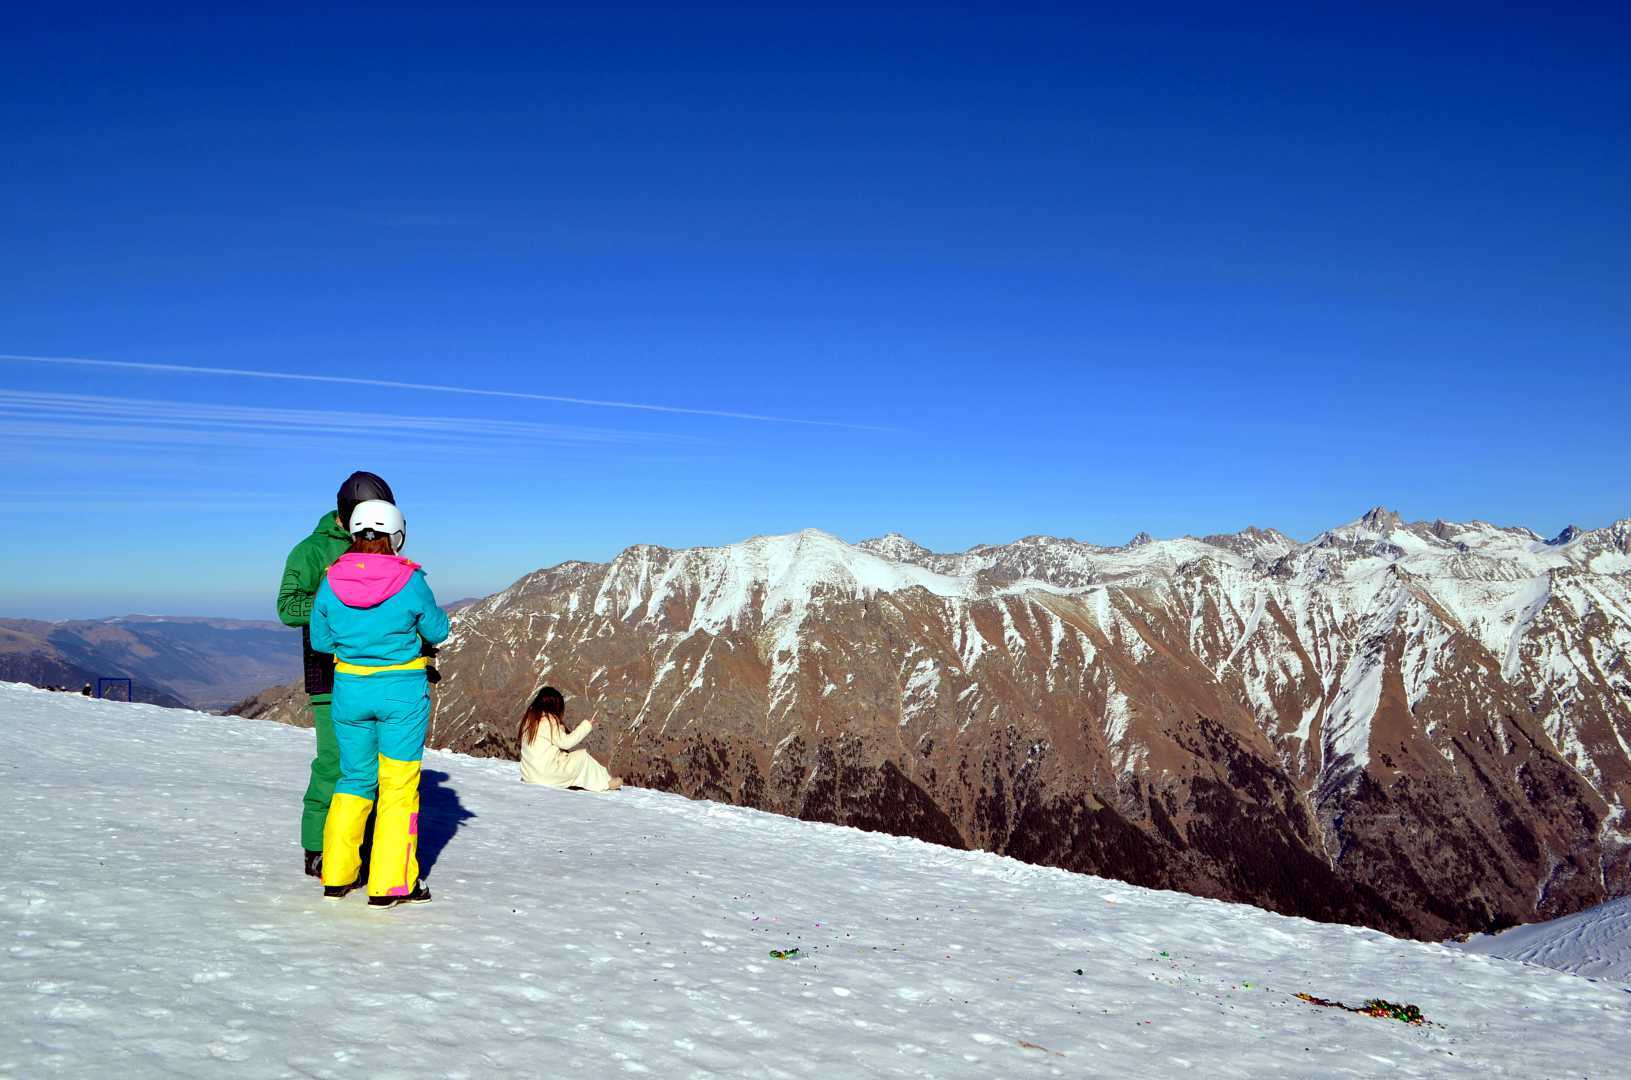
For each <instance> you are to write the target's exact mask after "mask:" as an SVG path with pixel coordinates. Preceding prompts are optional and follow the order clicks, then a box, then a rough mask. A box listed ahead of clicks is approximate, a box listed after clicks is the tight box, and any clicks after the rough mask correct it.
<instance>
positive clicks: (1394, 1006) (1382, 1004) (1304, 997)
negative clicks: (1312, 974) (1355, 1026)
mask: <svg viewBox="0 0 1631 1080" xmlns="http://www.w3.org/2000/svg"><path fill="white" fill-rule="evenodd" d="M1297 998H1298V1000H1300V1001H1306V1002H1308V1003H1309V1004H1310V1005H1318V1006H1320V1007H1321V1008H1324V1009H1341V1010H1343V1011H1344V1012H1351V1013H1359V1014H1361V1015H1362V1016H1374V1017H1376V1018H1377V1019H1379V1020H1397V1021H1399V1022H1400V1023H1401V1024H1410V1025H1412V1026H1414V1027H1420V1026H1421V1025H1423V1024H1425V1023H1427V1022H1428V1021H1427V1018H1426V1017H1425V1016H1423V1015H1422V1014H1421V1010H1420V1009H1418V1008H1416V1006H1414V1005H1400V1004H1399V1003H1398V1002H1396V1001H1389V1000H1387V999H1386V998H1370V999H1369V1000H1367V1001H1366V1002H1365V1004H1363V1005H1344V1004H1343V1003H1342V1002H1340V1001H1330V1000H1327V999H1326V998H1321V997H1315V996H1314V995H1313V994H1298V995H1297Z"/></svg>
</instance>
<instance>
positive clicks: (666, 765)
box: [432, 509, 1631, 936]
mask: <svg viewBox="0 0 1631 1080" xmlns="http://www.w3.org/2000/svg"><path fill="white" fill-rule="evenodd" d="M1628 647H1631V521H1622V522H1619V523H1617V524H1615V525H1613V526H1610V527H1608V528H1604V529H1596V530H1590V531H1582V530H1579V529H1573V528H1571V529H1569V530H1565V532H1564V533H1563V534H1561V535H1559V536H1557V537H1554V538H1552V539H1546V538H1543V537H1541V536H1539V535H1537V534H1535V533H1533V532H1531V531H1529V530H1527V529H1518V528H1502V527H1497V526H1493V525H1487V524H1484V523H1481V522H1469V523H1450V522H1443V521H1438V522H1433V523H1430V524H1427V523H1406V522H1404V521H1402V520H1400V518H1399V517H1398V516H1397V515H1395V514H1392V513H1390V512H1388V511H1386V510H1382V509H1377V510H1372V511H1371V512H1369V513H1367V514H1365V515H1364V516H1363V517H1361V518H1360V519H1359V520H1357V521H1354V522H1351V523H1349V524H1347V525H1343V526H1340V527H1337V528H1333V529H1330V530H1328V531H1326V532H1324V533H1322V534H1320V535H1319V536H1317V537H1315V538H1314V539H1313V540H1312V541H1310V542H1308V543H1298V542H1297V541H1295V540H1293V539H1291V538H1289V537H1287V536H1285V535H1284V534H1281V533H1279V532H1276V531H1274V530H1260V529H1248V530H1246V531H1244V532H1241V533H1236V534H1231V535H1227V536H1208V537H1203V538H1199V539H1196V538H1188V537H1186V538H1181V539H1175V540H1154V539H1151V538H1150V537H1148V536H1143V535H1141V536H1139V537H1137V538H1135V539H1134V541H1133V542H1131V543H1129V544H1127V545H1125V546H1122V547H1101V546H1097V545H1092V544H1084V543H1079V542H1076V541H1073V540H1064V539H1056V538H1052V537H1027V538H1025V539H1022V540H1019V541H1016V542H1014V543H1011V544H1005V545H999V546H982V547H976V548H973V549H971V550H969V551H966V552H962V553H958V554H936V553H934V552H931V551H929V550H927V549H925V548H923V547H921V546H919V545H917V544H915V543H913V542H912V541H910V540H908V539H906V538H905V537H902V536H898V535H889V536H885V537H881V538H879V539H876V540H868V541H865V542H863V543H860V544H853V545H852V544H848V543H845V542H843V541H841V540H839V539H837V538H835V537H833V536H829V535H826V534H824V533H820V532H815V531H806V532H802V533H798V534H793V535H787V536H769V537H757V538H754V539H751V540H747V541H744V542H742V543H738V544H732V545H730V546H727V547H720V548H698V549H691V550H684V551H676V550H669V549H664V548H658V547H650V546H639V547H633V548H629V549H628V550H626V551H624V552H622V553H621V554H620V555H618V556H617V557H616V558H615V559H613V560H612V561H611V562H610V563H606V564H594V563H584V562H572V563H566V564H563V565H560V566H556V567H553V568H550V569H546V570H540V571H537V572H535V573H532V574H529V575H527V576H526V577H524V578H522V579H521V580H520V581H518V582H516V583H515V585H513V586H511V587H510V588H509V589H506V590H505V591H504V592H502V593H499V594H497V595H495V596H492V597H489V598H487V599H485V600H483V601H481V602H479V603H477V604H475V605H473V606H471V607H470V608H468V609H466V610H465V611H463V612H461V613H460V614H459V616H458V617H457V619H456V621H455V629H454V634H453V637H452V638H451V639H450V641H449V643H448V645H447V646H446V647H445V648H444V650H443V659H442V663H441V668H442V672H443V675H444V679H443V681H442V683H441V684H440V686H439V688H438V691H437V694H438V703H437V712H436V717H435V721H434V729H433V736H432V741H433V743H434V744H435V745H439V746H445V747H449V748H452V749H459V750H467V751H474V752H477V753H488V754H494V755H513V754H514V752H515V741H514V738H515V734H514V733H515V723H516V719H517V717H518V714H519V711H520V709H521V706H522V704H523V702H524V700H525V698H526V696H527V694H528V692H529V691H530V690H531V689H532V688H533V687H534V686H535V685H536V684H537V683H538V682H539V681H540V680H542V681H549V682H553V683H554V684H555V685H557V686H559V687H561V688H562V689H563V690H564V691H566V692H567V694H568V696H569V699H570V702H571V713H570V715H569V720H570V719H575V718H581V717H584V716H588V715H591V714H595V713H598V715H599V717H600V720H599V722H597V725H596V727H597V729H599V730H597V732H596V734H595V735H594V736H593V737H592V738H591V739H590V741H589V743H588V745H589V746H590V748H591V749H593V750H594V751H595V752H596V753H597V755H598V756H601V757H602V759H603V760H608V763H609V764H610V765H611V766H612V767H613V769H614V771H620V772H623V773H624V774H626V775H628V776H629V777H630V778H631V779H633V780H634V781H635V782H637V783H639V784H642V785H647V786H654V787H660V788H665V789H669V790H676V791H681V792H684V793H687V794H691V795H698V796H706V797H709V798H714V799H719V800H724V801H730V802H735V803H739V804H743V805H748V806H754V807H759V808H764V809H770V810H776V811H779V812H782V813H787V814H791V815H794V816H798V817H803V818H810V819H816V820H826V821H837V822H841V823H846V824H853V825H859V826H862V827H865V828H872V829H879V830H883V831H889V832H895V833H904V834H909V835H913V836H917V837H920V838H923V839H928V840H933V841H937V842H940V843H945V844H949V845H953V846H957V847H970V848H981V849H985V850H989V851H994V852H998V853H1004V854H1010V855H1015V856H1017V857H1019V858H1022V859H1026V860H1028V861H1032V862H1038V863H1044V864H1050V865H1057V866H1062V867H1066V868H1069V869H1076V870H1086V871H1092V872H1095V873H1102V874H1107V875H1111V876H1115V877H1120V878H1123V879H1125V880H1128V881H1132V882H1135V883H1138V884H1146V885H1156V886H1162V887H1171V888H1179V889H1183V890H1186V891H1189V892H1194V893H1198V894H1201V895H1208V896H1216V897H1220V898H1226V899H1233V900H1245V901H1249V902H1253V903H1257V904H1260V905H1263V906H1266V907H1269V908H1272V909H1275V910H1279V911H1284V912H1292V913H1298V914H1304V915H1310V916H1314V917H1318V918H1326V919H1338V920H1343V921H1352V922H1362V923H1366V924H1369V925H1373V926H1377V927H1380V928H1383V929H1387V930H1390V931H1393V932H1398V933H1407V934H1414V935H1420V936H1441V935H1444V934H1446V933H1449V932H1453V931H1459V930H1487V929H1491V928H1499V927H1501V926H1504V925H1509V924H1511V923H1514V922H1523V921H1529V920H1533V919H1536V918H1542V917H1553V916H1557V915H1560V914H1565V913H1568V912H1570V911H1574V910H1578V909H1580V908H1582V907H1584V906H1587V905H1590V904H1595V903H1598V902H1601V901H1602V900H1604V899H1605V898H1607V897H1610V896H1615V895H1620V894H1623V893H1626V892H1628V891H1631V818H1628V816H1627V812H1626V807H1627V804H1628V801H1631V746H1628V742H1627V740H1628V739H1631V669H1628V668H1627V666H1626V661H1625V656H1626V653H1627V649H1628Z"/></svg>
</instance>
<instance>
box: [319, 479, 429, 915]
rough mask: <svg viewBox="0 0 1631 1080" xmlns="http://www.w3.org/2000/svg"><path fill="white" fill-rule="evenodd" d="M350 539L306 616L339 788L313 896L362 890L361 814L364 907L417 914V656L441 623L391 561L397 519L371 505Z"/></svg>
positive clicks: (423, 695)
mask: <svg viewBox="0 0 1631 1080" xmlns="http://www.w3.org/2000/svg"><path fill="white" fill-rule="evenodd" d="M350 531H351V546H350V548H349V549H348V550H347V551H346V553H345V554H344V555H341V556H340V558H339V559H338V560H336V561H335V563H334V565H332V566H330V567H329V568H328V572H327V574H326V575H324V578H323V583H322V584H321V585H320V586H318V589H317V596H316V598H315V599H314V600H313V601H312V607H311V644H312V648H314V649H317V650H319V651H322V652H331V653H333V654H334V704H333V714H334V735H335V738H336V740H337V741H338V742H339V746H340V780H339V783H337V784H336V785H335V788H334V801H333V802H332V803H331V804H330V805H329V810H328V818H327V820H326V821H325V822H324V826H323V866H322V870H323V895H324V896H325V897H328V898H330V899H336V900H337V899H339V898H341V897H343V896H345V895H346V894H347V893H349V892H350V891H351V890H352V889H354V888H356V887H357V886H358V885H360V884H361V883H362V880H361V877H360V873H361V870H362V856H361V848H362V836H363V830H364V829H365V828H366V827H367V825H368V815H369V813H370V812H371V811H372V812H374V852H373V856H372V858H371V859H370V860H369V863H368V903H369V904H370V905H371V906H373V907H395V906H396V905H397V904H404V903H406V904H423V903H427V902H428V901H429V900H430V890H429V889H427V888H426V887H425V883H424V881H423V880H421V879H420V877H419V860H418V850H417V849H418V842H419V762H420V759H421V758H422V757H423V756H424V753H425V732H426V728H427V727H428V726H429V724H430V688H429V683H428V681H427V680H426V678H425V664H426V658H425V656H424V646H425V645H427V644H428V645H437V644H440V643H441V642H442V641H443V640H445V639H446V638H447V632H448V621H447V612H445V611H443V610H442V609H441V608H440V607H438V606H437V604H436V597H435V596H434V595H432V593H431V591H430V586H429V585H428V584H426V582H425V573H424V571H423V570H421V569H420V568H419V564H418V563H415V562H413V561H412V560H410V559H404V558H403V557H402V556H401V555H400V554H398V553H399V552H400V551H401V550H402V545H403V544H404V543H405V542H406V540H407V522H406V521H405V520H404V519H403V517H402V512H401V511H400V510H398V509H397V508H396V507H395V506H393V505H391V504H390V503H388V502H384V501H382V500H369V501H367V502H362V503H359V504H357V506H356V508H355V509H354V510H353V511H352V513H351V522H350ZM376 793H377V794H378V796H379V805H378V808H377V810H376V808H375V805H374V797H375V795H376Z"/></svg>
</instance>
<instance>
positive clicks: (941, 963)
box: [0, 684, 1631, 1078]
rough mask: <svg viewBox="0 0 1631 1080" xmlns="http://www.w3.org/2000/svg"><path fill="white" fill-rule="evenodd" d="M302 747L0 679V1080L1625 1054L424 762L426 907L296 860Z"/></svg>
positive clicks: (675, 803)
mask: <svg viewBox="0 0 1631 1080" xmlns="http://www.w3.org/2000/svg"><path fill="white" fill-rule="evenodd" d="M311 739H312V736H311V733H310V732H308V731H303V730H299V729H294V728H288V727H283V726H281V725H277V724H272V723H266V722H258V721H250V720H239V719H228V718H221V717H214V716H207V715H202V714H198V713H189V712H182V711H172V710H166V709H160V708H157V707H153V706H145V705H126V704H122V703H116V702H100V701H92V700H86V699H84V698H79V697H67V696H64V695H55V694H49V693H46V692H44V691H39V690H34V689H32V688H28V687H22V686H17V685H11V684H5V685H0V745H3V746H4V747H5V752H4V756H3V758H0V762H3V765H0V767H3V768H4V770H5V774H4V783H3V784H0V807H3V809H0V852H3V858H0V935H3V936H4V938H5V948H6V956H5V963H4V966H3V968H0V1031H3V1032H4V1033H5V1038H4V1039H3V1040H0V1075H4V1076H16V1077H37V1076H85V1077H90V1076H107V1075H110V1074H113V1073H117V1074H118V1075H121V1076H125V1077H143V1076H160V1075H163V1076H193V1077H221V1076H234V1077H238V1076H242V1077H278V1076H311V1077H331V1076H332V1077H352V1076H357V1075H364V1074H366V1075H370V1076H401V1077H411V1076H432V1075H435V1076H449V1077H459V1076H470V1077H474V1076H486V1075H512V1076H544V1075H583V1074H586V1073H588V1071H589V1070H595V1072H596V1074H597V1075H598V1074H610V1075H619V1074H627V1075H647V1076H661V1077H704V1076H717V1075H736V1076H754V1077H850V1076H884V1077H930V1076H933V1077H991V1076H1073V1077H1081V1076H1113V1077H1159V1076H1175V1075H1179V1074H1181V1073H1185V1072H1191V1073H1193V1074H1195V1075H1202V1076H1207V1077H1254V1078H1261V1077H1265V1076H1299V1077H1302V1076H1320V1077H1330V1076H1383V1075H1385V1076H1421V1077H1450V1076H1479V1077H1491V1076H1521V1077H1547V1076H1551V1077H1580V1076H1587V1077H1612V1076H1620V1075H1624V1066H1625V1061H1626V1060H1627V1059H1628V1056H1631V994H1628V993H1626V992H1625V991H1624V990H1623V989H1620V988H1616V987H1613V986H1610V985H1607V984H1604V983H1594V982H1591V981H1589V980H1587V979H1583V978H1580V977H1577V976H1573V975H1568V974H1563V973H1560V972H1555V971H1551V970H1547V969H1544V968H1537V967H1532V966H1528V965H1522V964H1514V963H1510V962H1507V961H1503V960H1498V959H1493V958H1489V957H1484V956H1478V955H1471V954H1468V953H1465V952H1459V951H1456V950H1453V949H1449V948H1445V947H1442V946H1436V945H1422V944H1416V943H1411V942H1406V941H1399V940H1395V939H1392V938H1388V937H1385V936H1383V935H1381V934H1378V933H1376V932H1373V931H1368V930H1359V929H1354V928H1349V927H1342V926H1331V925H1321V924H1316V923H1311V922H1306V921H1303V920H1298V919H1290V918H1284V917H1280V916H1276V915H1271V914H1267V913H1265V912H1262V911H1259V910H1257V909H1254V908H1250V907H1242V906H1236V905H1229V904H1223V903H1218V902H1213V901H1206V900H1199V899H1195V898H1193V897H1189V896H1184V895H1181V894H1177V893H1165V892H1154V891H1149V890H1144V889H1139V888H1136V887H1133V886H1129V885H1124V884H1120V883H1117V882H1112V881H1106V880H1103V879H1099V878H1093V877H1086V876H1080V875H1073V874H1069V873H1065V872H1062V871H1057V870H1050V869H1043V868H1037V867H1031V866H1027V865H1023V864H1020V863H1017V862H1014V861H1011V860H1008V859H1004V858H998V857H995V856H991V855H986V854H982V853H968V852H957V851H952V850H949V849H943V848H936V847H933V846H930V845H926V844H923V843H920V842H917V841H913V840H904V839H898V838H893V837H888V836H883V835H878V834H871V833H862V832H857V831H855V830H852V829H845V828H837V827H833V826H827V825H816V824H809V823H804V822H799V821H795V820H791V819H787V818H783V817H777V816H772V815H768V814H763V813H758V812H754V811H750V810H743V809H737V808H731V807H726V806H721V805H716V804H712V803H704V802H689V801H686V800H684V799H682V798H679V797H675V796H669V795H663V794H658V793H654V792H649V791H634V790H630V791H624V792H621V793H617V794H613V795H589V794H583V793H578V792H563V791H555V790H549V789H540V788H532V787H526V786H523V785H521V784H520V783H519V782H518V781H517V779H516V766H515V765H514V764H513V763H511V762H506V761H495V760H478V759H471V758H465V757H461V756H457V755H452V754H442V753H436V752H431V753H429V754H427V755H426V763H425V766H426V770H427V778H428V782H429V787H428V790H427V794H426V798H425V804H424V810H423V816H422V822H421V825H422V836H423V839H422V844H423V847H424V849H425V859H426V861H427V862H428V863H431V870H430V872H429V881H430V884H431V887H432V889H433V890H434V893H435V902H434V903H432V904H430V905H428V906H423V907H410V908H399V909H395V910H390V911H371V910H369V909H368V908H367V907H366V905H365V903H364V900H363V898H362V896H361V894H353V895H352V896H351V897H348V898H347V899H346V900H344V901H341V902H326V901H324V900H322V899H320V897H319V890H318V887H317V886H316V884H315V883H313V882H312V881H311V880H310V879H307V878H304V877H302V876H300V874H299V869H298V868H299V849H298V846H297V841H296V829H295V824H296V818H297V816H298V810H299V800H300V793H301V791H302V789H303V787H304V784H305V780H306V766H307V761H308V759H309V756H310V753H311ZM794 947H796V948H798V949H799V950H800V951H801V957H800V958H798V959H793V960H776V959H772V958H771V957H770V956H769V955H768V954H769V952H770V951H771V950H773V949H789V948H794ZM1078 970H1079V971H1080V973H1079V974H1078ZM1248 984H1249V985H1248ZM1299 991H1305V992H1307V993H1310V994H1313V995H1315V996H1318V997H1322V998H1330V999H1337V1000H1341V1001H1345V1002H1349V1003H1354V1004H1357V1003H1359V1002H1361V1001H1363V1000H1364V999H1365V998H1367V997H1384V998H1388V999H1391V1000H1393V1001H1398V1002H1410V1003H1413V1004H1416V1005H1418V1006H1420V1007H1421V1009H1422V1011H1423V1013H1424V1014H1425V1015H1426V1017H1427V1018H1428V1019H1429V1020H1431V1021H1433V1024H1434V1026H1429V1027H1409V1026H1406V1025H1404V1024H1401V1023H1397V1022H1394V1021H1391V1020H1381V1019H1373V1018H1370V1017H1366V1016H1360V1015H1355V1014H1352V1013H1346V1012H1341V1011H1338V1010H1336V1009H1330V1008H1317V1007H1314V1006H1311V1005H1308V1004H1305V1003H1303V1002H1301V1001H1299V1000H1297V999H1296V998H1295V997H1294V995H1295V994H1296V993H1297V992H1299Z"/></svg>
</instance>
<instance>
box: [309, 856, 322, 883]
mask: <svg viewBox="0 0 1631 1080" xmlns="http://www.w3.org/2000/svg"><path fill="white" fill-rule="evenodd" d="M306 876H307V877H315V878H320V877H322V876H323V853H322V852H321V851H308V852H306Z"/></svg>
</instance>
